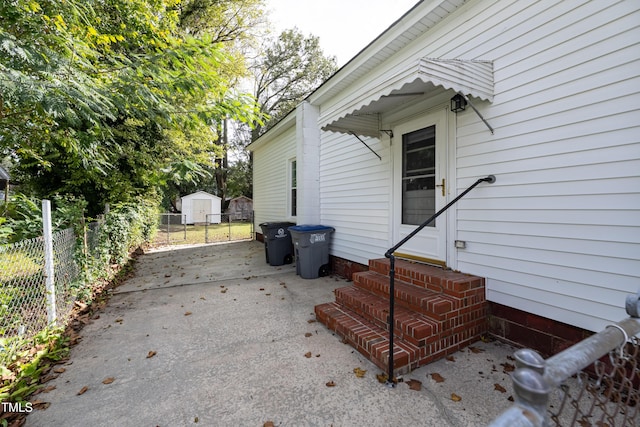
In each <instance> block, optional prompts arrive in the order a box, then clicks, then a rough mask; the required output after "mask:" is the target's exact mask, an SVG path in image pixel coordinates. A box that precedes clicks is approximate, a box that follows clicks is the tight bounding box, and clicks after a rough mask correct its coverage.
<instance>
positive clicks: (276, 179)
mask: <svg viewBox="0 0 640 427" xmlns="http://www.w3.org/2000/svg"><path fill="white" fill-rule="evenodd" d="M253 156H254V161H253V209H254V211H255V225H256V230H260V227H258V226H259V224H261V223H263V222H269V221H292V222H295V218H291V217H289V216H288V209H287V203H288V201H289V194H288V191H289V187H290V186H289V182H288V178H289V170H288V168H289V162H290V160H291V159H293V158H295V157H296V140H295V126H294V127H291V129H289V130H287V131H286V132H284V133H283V134H282V135H281V136H279V137H278V138H277V139H276V140H274V141H271V142H270V143H269V144H263V145H261V146H260V147H258V148H257V149H256V150H255V151H254V154H253Z"/></svg>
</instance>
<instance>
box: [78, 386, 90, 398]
mask: <svg viewBox="0 0 640 427" xmlns="http://www.w3.org/2000/svg"><path fill="white" fill-rule="evenodd" d="M87 390H89V387H87V386H84V387H82V388H81V389H80V391H79V392H78V393H76V394H77V395H78V396H80V395H81V394H84V393H85V392H86V391H87Z"/></svg>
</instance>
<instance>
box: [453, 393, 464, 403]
mask: <svg viewBox="0 0 640 427" xmlns="http://www.w3.org/2000/svg"><path fill="white" fill-rule="evenodd" d="M451 400H453V401H454V402H460V401H461V400H462V398H461V397H460V396H458V395H457V394H455V393H451Z"/></svg>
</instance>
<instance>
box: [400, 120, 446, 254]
mask: <svg viewBox="0 0 640 427" xmlns="http://www.w3.org/2000/svg"><path fill="white" fill-rule="evenodd" d="M393 135H394V137H393V150H394V153H393V158H394V180H393V181H394V197H393V199H394V203H393V218H394V226H393V235H394V244H395V243H397V242H399V241H400V240H402V239H403V238H405V237H406V236H407V235H408V234H409V233H411V232H412V231H414V230H415V229H416V228H417V227H418V226H419V225H420V224H422V223H423V222H424V221H426V220H427V219H429V217H431V216H432V215H433V214H435V213H436V212H437V211H438V210H440V209H441V208H442V207H444V206H445V204H446V199H447V198H446V192H447V186H448V183H447V182H446V177H447V174H446V166H447V155H446V154H447V126H446V112H445V110H442V111H439V112H435V113H430V114H427V115H424V116H421V117H420V118H417V119H412V120H410V121H407V122H405V123H402V124H399V125H398V126H396V127H395V128H394V129H393ZM446 237H447V223H446V214H442V215H440V216H439V217H438V218H437V219H436V221H435V222H432V223H431V224H429V225H428V226H427V227H425V228H424V229H423V230H422V231H420V233H418V234H417V235H416V236H414V237H413V238H412V239H411V240H409V241H408V242H407V243H405V244H404V245H403V246H402V247H401V248H399V249H398V250H397V254H400V255H403V254H404V255H409V256H410V257H417V258H421V259H426V260H431V261H437V262H438V263H444V264H446V261H447V259H446V258H447V241H446Z"/></svg>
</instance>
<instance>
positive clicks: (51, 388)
mask: <svg viewBox="0 0 640 427" xmlns="http://www.w3.org/2000/svg"><path fill="white" fill-rule="evenodd" d="M55 389H56V386H54V385H50V386H47V387H45V388H42V389H40V390H39V391H40V392H41V393H49V392H50V391H53V390H55Z"/></svg>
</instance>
